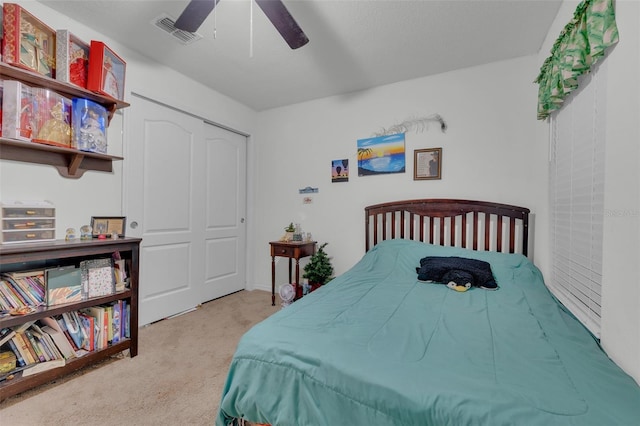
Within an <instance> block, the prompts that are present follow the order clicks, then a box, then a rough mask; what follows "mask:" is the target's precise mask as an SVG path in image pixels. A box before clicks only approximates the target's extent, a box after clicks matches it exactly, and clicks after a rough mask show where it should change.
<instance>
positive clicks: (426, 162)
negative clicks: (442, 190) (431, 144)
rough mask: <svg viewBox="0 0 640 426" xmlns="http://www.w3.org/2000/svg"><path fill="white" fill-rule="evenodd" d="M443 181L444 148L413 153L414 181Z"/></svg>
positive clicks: (420, 150)
mask: <svg viewBox="0 0 640 426" xmlns="http://www.w3.org/2000/svg"><path fill="white" fill-rule="evenodd" d="M427 179H442V148H427V149H416V150H415V151H413V180H427Z"/></svg>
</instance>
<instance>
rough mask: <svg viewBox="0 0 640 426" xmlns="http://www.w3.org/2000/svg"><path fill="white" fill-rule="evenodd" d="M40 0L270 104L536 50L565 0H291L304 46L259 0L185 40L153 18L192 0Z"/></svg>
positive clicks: (244, 99) (241, 1) (258, 106)
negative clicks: (295, 43)
mask: <svg viewBox="0 0 640 426" xmlns="http://www.w3.org/2000/svg"><path fill="white" fill-rule="evenodd" d="M40 2H41V3H44V4H46V5H47V6H49V7H51V8H53V9H55V10H57V11H59V12H61V13H63V14H65V15H67V16H69V17H70V18H72V19H74V20H76V21H78V22H81V23H83V24H85V25H87V26H89V27H91V28H94V29H95V30H97V31H99V32H100V33H102V34H105V35H106V36H108V37H110V38H113V39H114V40H117V41H118V42H120V43H122V44H124V45H126V46H128V47H130V48H131V49H133V50H136V51H139V52H142V53H143V54H144V55H146V56H148V57H151V58H153V59H154V60H156V61H158V62H160V63H162V64H165V65H167V66H169V67H171V68H174V69H175V70H177V71H179V72H181V73H182V74H185V75H187V76H189V77H191V78H193V79H194V80H197V81H199V82H201V83H203V84H204V85H206V86H208V87H210V88H212V89H214V90H216V91H218V92H220V93H223V94H225V95H227V96H229V97H231V98H233V99H236V100H237V101H239V102H241V103H243V104H245V105H247V106H249V107H251V108H253V109H255V110H257V111H261V110H265V109H269V108H274V107H279V106H283V105H289V104H294V103H298V102H302V101H307V100H311V99H317V98H322V97H326V96H331V95H337V94H343V93H349V92H354V91H358V90H363V89H367V88H370V87H374V86H379V85H382V84H388V83H393V82H397V81H402V80H407V79H412V78H416V77H422V76H427V75H432V74H437V73H442V72H447V71H451V70H454V69H459V68H466V67H471V66H475V65H480V64H485V63H489V62H494V61H499V60H504V59H510V58H515V57H519V56H524V55H530V54H535V53H537V52H538V51H539V49H540V47H541V45H542V43H543V41H544V38H545V35H546V34H547V31H548V29H549V27H550V25H551V23H552V21H553V19H554V18H555V16H556V13H557V12H558V9H559V7H560V3H561V2H562V0H535V1H534V0H499V1H490V0H448V1H435V0H391V1H389V0H284V3H285V5H286V6H287V8H288V9H289V11H290V12H291V14H292V15H293V16H294V18H295V19H296V21H297V22H298V24H299V25H300V26H301V27H302V29H303V30H304V32H305V33H306V34H307V36H308V37H309V39H310V42H309V43H308V44H307V45H306V46H303V47H302V48H300V49H297V50H291V49H290V48H289V47H288V46H287V44H286V43H285V42H284V40H283V39H282V38H281V37H280V35H279V34H278V33H277V32H276V30H275V29H274V28H273V27H272V26H271V24H270V22H269V21H268V20H267V18H266V17H265V15H264V14H263V13H262V11H261V10H260V8H259V7H257V5H255V3H254V4H253V6H252V3H251V2H250V0H221V1H220V3H219V4H218V6H216V8H215V9H214V13H212V14H211V15H209V17H208V18H207V20H206V21H205V22H204V24H203V25H202V26H201V27H200V29H199V30H198V33H199V34H200V35H202V36H203V39H201V40H198V41H196V42H194V43H192V44H190V45H186V46H185V45H183V44H180V43H179V42H178V41H176V40H175V39H174V38H172V37H171V36H170V35H168V34H167V33H165V32H163V31H161V30H159V29H158V28H156V27H155V26H153V25H152V24H151V22H152V21H153V20H154V18H156V17H157V16H159V15H160V14H162V13H166V14H168V15H169V16H170V17H171V18H172V19H173V20H175V19H177V18H178V16H179V15H180V13H181V12H182V10H183V9H184V8H185V6H186V5H187V3H188V0H180V1H175V0H173V1H158V0H136V1H121V0H120V1H113V0H92V1H77V0H71V1H69V0H40ZM252 12H253V30H252V31H251V24H250V22H251V16H252ZM251 33H253V37H251ZM214 34H215V38H214ZM125 60H126V58H125ZM534 74H536V72H535V70H532V75H531V79H532V80H533V79H534V78H535V75H534Z"/></svg>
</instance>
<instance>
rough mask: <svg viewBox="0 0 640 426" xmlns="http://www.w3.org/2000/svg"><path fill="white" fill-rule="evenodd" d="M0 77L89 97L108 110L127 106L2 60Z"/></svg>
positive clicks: (73, 96) (78, 96)
mask: <svg viewBox="0 0 640 426" xmlns="http://www.w3.org/2000/svg"><path fill="white" fill-rule="evenodd" d="M0 78H2V79H3V80H20V81H22V82H23V83H25V84H27V85H29V86H34V87H44V88H46V89H50V90H53V91H54V92H56V93H59V94H61V95H63V96H67V97H69V98H85V99H89V100H92V101H94V102H97V103H99V104H101V105H104V107H105V108H107V110H109V111H115V110H117V109H121V108H126V107H128V106H129V104H128V103H127V102H124V101H119V100H117V99H114V98H111V97H109V96H103V95H100V94H98V93H94V92H92V91H90V90H87V89H83V88H82V87H79V86H76V85H73V84H70V83H65V82H62V81H58V80H54V79H53V78H49V77H45V76H43V75H40V74H38V73H35V72H33V71H28V70H23V69H21V68H17V67H14V66H11V65H8V64H5V63H4V62H0Z"/></svg>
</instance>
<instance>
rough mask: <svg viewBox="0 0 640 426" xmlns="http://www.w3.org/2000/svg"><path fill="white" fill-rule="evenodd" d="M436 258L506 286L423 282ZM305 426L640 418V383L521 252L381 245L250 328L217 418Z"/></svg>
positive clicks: (624, 421) (630, 422) (631, 421)
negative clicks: (427, 260)
mask: <svg viewBox="0 0 640 426" xmlns="http://www.w3.org/2000/svg"><path fill="white" fill-rule="evenodd" d="M425 256H463V257H469V258H475V259H481V260H484V261H487V262H489V263H490V264H491V268H492V270H493V273H494V276H495V278H496V281H497V283H498V285H499V286H500V288H499V290H496V291H489V290H483V289H479V288H472V289H470V290H469V291H467V292H464V293H460V292H456V291H453V290H451V289H449V288H447V287H446V286H444V285H440V284H429V283H424V282H420V281H418V280H417V275H416V269H415V268H416V267H417V266H419V261H420V259H421V258H423V257H425ZM240 417H243V418H246V419H248V420H251V421H254V422H260V423H271V424H272V425H277V426H285V425H292V426H302V425H314V426H321V425H332V426H335V425H374V426H382V425H402V426H408V425H420V426H425V425H437V426H441V425H456V426H461V425H474V426H475V425H492V426H497V425H543V426H551V425H579V426H586V425H597V426H603V425H608V426H612V425H625V426H634V425H639V424H640V387H638V385H637V384H636V383H635V381H634V380H633V379H632V378H631V377H629V376H628V375H626V374H625V373H624V372H623V371H622V370H621V369H620V368H619V367H618V366H617V365H615V364H614V363H613V362H612V361H611V360H610V359H609V358H608V357H607V356H606V354H605V353H604V352H603V351H602V350H601V348H600V347H599V345H598V343H597V341H596V340H595V339H594V338H593V337H592V336H591V334H590V333H589V332H588V331H587V330H586V329H585V328H584V327H583V326H582V325H581V324H580V323H579V322H578V321H577V320H576V319H575V318H574V317H573V316H572V315H571V314H569V313H568V312H567V311H566V310H565V309H564V307H563V306H562V305H561V304H559V303H558V302H557V301H556V300H555V299H554V298H553V297H552V295H551V294H550V293H549V291H548V290H547V288H546V287H545V285H544V283H543V280H542V276H541V274H540V272H539V270H538V269H537V268H536V267H535V266H534V265H533V264H532V263H531V262H530V261H529V260H528V259H527V258H525V257H524V256H521V255H517V254H502V253H490V252H474V251H470V250H465V249H460V248H450V247H438V246H432V245H429V244H424V243H420V242H414V241H406V240H402V241H401V240H389V241H385V242H382V243H380V244H378V245H377V246H376V247H374V248H373V249H372V250H371V251H369V252H368V253H367V254H366V255H365V256H364V257H363V258H362V259H361V260H360V262H359V263H357V264H356V265H355V266H354V267H353V268H351V269H350V270H349V271H348V272H346V273H345V274H343V275H341V276H339V277H337V278H335V279H334V280H333V281H331V282H330V283H329V284H327V285H326V286H324V287H322V288H321V289H319V290H317V291H316V292H314V293H311V294H309V295H307V296H305V297H304V298H302V299H300V300H299V301H297V302H295V303H294V304H292V305H291V306H289V307H287V308H285V309H283V310H281V311H279V312H278V313H276V314H274V315H272V316H271V317H270V318H268V319H266V320H265V321H263V322H261V323H260V324H258V325H256V326H255V327H253V328H252V329H251V330H249V331H248V332H247V333H246V334H245V335H244V336H243V338H242V339H241V341H240V343H239V344H238V348H237V351H236V354H235V355H234V358H233V360H232V363H231V366H230V370H229V374H228V378H227V381H226V384H225V388H224V390H223V396H222V399H221V402H220V411H219V415H218V417H217V419H216V424H217V425H218V426H222V425H226V424H229V423H230V422H231V420H232V419H233V418H240Z"/></svg>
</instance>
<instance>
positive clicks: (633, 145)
mask: <svg viewBox="0 0 640 426" xmlns="http://www.w3.org/2000/svg"><path fill="white" fill-rule="evenodd" d="M577 5H578V2H577V1H565V2H564V3H563V5H562V7H561V9H560V11H559V12H558V16H557V17H556V20H555V22H554V24H553V26H552V27H551V29H550V31H549V33H548V35H547V39H546V40H545V43H544V45H543V48H542V49H541V51H540V56H539V60H538V62H539V63H540V64H542V61H543V60H544V58H546V57H547V56H548V55H549V52H550V50H551V46H552V44H553V43H554V42H555V40H556V39H557V37H558V35H559V34H560V31H561V30H562V28H563V27H564V26H565V25H566V24H567V23H568V22H569V21H570V19H571V18H572V16H573V12H574V11H575V8H576V6H577ZM616 21H617V24H618V30H619V33H620V41H619V43H618V44H617V45H616V46H615V47H614V48H612V49H611V50H610V54H609V56H608V57H607V58H606V59H605V60H606V61H607V70H608V73H607V83H606V84H607V106H606V108H607V111H606V127H607V129H606V137H607V140H606V145H607V147H606V150H607V154H606V156H607V157H606V164H605V173H606V177H605V218H604V241H603V244H604V258H603V278H602V323H601V326H602V329H601V343H602V346H603V347H604V349H605V350H606V351H607V353H608V354H609V356H610V357H611V358H612V359H613V360H614V361H616V363H617V364H618V365H620V366H621V367H622V368H623V369H624V370H626V371H627V372H628V373H629V374H630V375H632V376H633V377H634V378H635V379H636V381H638V382H639V383H640V364H639V363H638V359H640V286H639V285H638V277H639V276H640V262H639V261H640V144H638V141H639V140H640V127H639V126H640V124H639V123H640V85H639V80H640V79H639V78H638V76H639V75H640V63H639V60H640V30H639V29H640V3H639V2H637V1H636V0H618V1H617V2H616ZM537 132H538V138H539V140H540V144H541V145H544V144H548V125H547V124H546V122H544V123H541V124H540V125H539V126H538V129H537Z"/></svg>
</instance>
